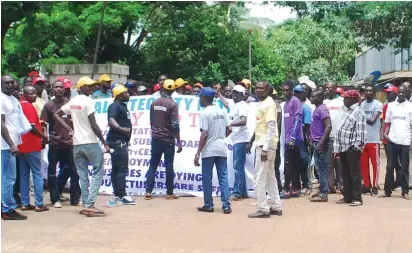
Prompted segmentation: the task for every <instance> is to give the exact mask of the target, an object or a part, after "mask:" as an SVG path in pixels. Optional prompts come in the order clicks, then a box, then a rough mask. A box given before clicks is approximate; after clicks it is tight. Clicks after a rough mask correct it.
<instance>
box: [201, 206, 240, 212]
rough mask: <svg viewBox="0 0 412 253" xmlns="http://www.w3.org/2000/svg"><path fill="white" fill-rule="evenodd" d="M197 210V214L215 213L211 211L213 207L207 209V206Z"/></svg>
mask: <svg viewBox="0 0 412 253" xmlns="http://www.w3.org/2000/svg"><path fill="white" fill-rule="evenodd" d="M197 210H198V211H199V212H206V213H213V212H214V211H215V209H213V207H207V206H202V207H198V208H197ZM230 211H232V210H230Z"/></svg>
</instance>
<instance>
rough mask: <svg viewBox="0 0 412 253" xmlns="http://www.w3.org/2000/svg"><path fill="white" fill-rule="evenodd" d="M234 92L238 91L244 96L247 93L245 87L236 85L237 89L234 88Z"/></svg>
mask: <svg viewBox="0 0 412 253" xmlns="http://www.w3.org/2000/svg"><path fill="white" fill-rule="evenodd" d="M232 90H234V91H237V92H240V93H242V94H243V95H245V92H246V89H245V87H243V86H242V85H239V84H237V85H235V87H233V89H232Z"/></svg>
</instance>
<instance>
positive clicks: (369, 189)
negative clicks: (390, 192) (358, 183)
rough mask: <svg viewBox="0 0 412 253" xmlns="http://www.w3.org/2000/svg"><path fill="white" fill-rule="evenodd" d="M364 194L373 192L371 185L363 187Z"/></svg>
mask: <svg viewBox="0 0 412 253" xmlns="http://www.w3.org/2000/svg"><path fill="white" fill-rule="evenodd" d="M362 194H372V190H371V188H370V187H362Z"/></svg>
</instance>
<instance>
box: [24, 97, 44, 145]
mask: <svg viewBox="0 0 412 253" xmlns="http://www.w3.org/2000/svg"><path fill="white" fill-rule="evenodd" d="M20 104H21V108H22V110H23V113H24V115H25V116H26V118H27V120H28V121H29V122H30V124H31V125H32V126H34V127H36V128H37V129H38V130H39V131H40V132H41V131H42V129H41V124H40V119H39V116H38V115H37V112H36V109H35V108H34V106H33V105H32V104H31V103H29V102H27V101H22V102H21V103H20ZM21 138H22V141H23V143H22V144H20V145H19V146H18V149H19V152H20V153H32V152H40V151H41V150H42V146H41V138H40V136H37V135H35V134H33V133H32V132H28V133H26V134H24V135H23V136H22V137H21Z"/></svg>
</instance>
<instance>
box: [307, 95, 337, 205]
mask: <svg viewBox="0 0 412 253" xmlns="http://www.w3.org/2000/svg"><path fill="white" fill-rule="evenodd" d="M323 98H324V95H323V92H321V91H318V90H317V91H314V92H313V93H312V99H311V102H312V104H313V105H315V106H316V108H315V110H314V111H313V115H312V124H311V125H310V138H311V141H312V145H313V155H314V160H315V167H316V170H317V172H318V174H319V183H320V191H319V193H317V194H314V195H313V196H312V198H311V199H310V201H311V202H327V201H328V192H329V189H328V163H327V156H328V149H329V145H331V143H329V134H330V131H332V123H331V122H330V115H329V110H328V108H327V107H326V105H324V104H323Z"/></svg>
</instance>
